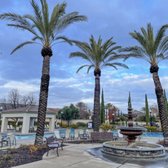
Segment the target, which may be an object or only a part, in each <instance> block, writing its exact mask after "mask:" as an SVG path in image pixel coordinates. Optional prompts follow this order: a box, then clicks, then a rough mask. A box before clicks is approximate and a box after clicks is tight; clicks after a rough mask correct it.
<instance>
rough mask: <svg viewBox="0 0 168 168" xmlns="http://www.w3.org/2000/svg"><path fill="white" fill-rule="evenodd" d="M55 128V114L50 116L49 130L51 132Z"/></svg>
mask: <svg viewBox="0 0 168 168" xmlns="http://www.w3.org/2000/svg"><path fill="white" fill-rule="evenodd" d="M54 129H55V116H53V117H52V118H50V123H49V131H51V132H53V131H54Z"/></svg>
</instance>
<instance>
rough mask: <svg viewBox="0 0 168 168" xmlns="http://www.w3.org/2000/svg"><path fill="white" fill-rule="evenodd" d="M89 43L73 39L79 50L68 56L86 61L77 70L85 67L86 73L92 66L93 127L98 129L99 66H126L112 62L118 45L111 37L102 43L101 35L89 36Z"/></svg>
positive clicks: (118, 47) (118, 56)
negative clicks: (96, 38) (93, 87)
mask: <svg viewBox="0 0 168 168" xmlns="http://www.w3.org/2000/svg"><path fill="white" fill-rule="evenodd" d="M89 42H90V43H86V42H80V41H73V43H74V44H75V45H76V46H77V47H78V48H79V49H80V50H81V51H77V52H72V53H71V54H70V58H72V57H79V58H82V59H83V60H85V61H87V62H88V64H86V65H83V66H81V67H79V69H78V70H77V72H79V71H80V70H81V69H82V68H84V67H87V68H88V69H87V73H89V71H90V69H91V68H94V76H95V90H94V109H93V129H94V131H99V126H100V76H101V68H102V67H104V66H110V67H112V68H114V69H117V67H124V68H128V67H127V66H126V65H125V64H122V63H119V62H114V61H115V60H118V59H119V58H120V55H118V54H117V51H118V49H120V48H121V47H120V46H117V45H116V43H115V42H113V41H112V38H110V39H108V40H107V41H105V42H104V43H103V42H102V39H101V37H99V39H98V41H96V40H95V39H94V37H93V36H91V37H90V41H89Z"/></svg>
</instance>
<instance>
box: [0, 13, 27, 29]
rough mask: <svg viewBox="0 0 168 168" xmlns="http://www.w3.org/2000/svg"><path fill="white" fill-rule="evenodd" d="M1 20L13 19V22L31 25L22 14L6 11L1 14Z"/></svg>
mask: <svg viewBox="0 0 168 168" xmlns="http://www.w3.org/2000/svg"><path fill="white" fill-rule="evenodd" d="M0 19H1V20H8V21H12V22H13V23H16V24H19V25H24V26H30V23H29V22H28V21H27V20H26V19H24V18H23V17H22V16H21V15H18V14H15V13H10V12H9V13H4V14H0Z"/></svg>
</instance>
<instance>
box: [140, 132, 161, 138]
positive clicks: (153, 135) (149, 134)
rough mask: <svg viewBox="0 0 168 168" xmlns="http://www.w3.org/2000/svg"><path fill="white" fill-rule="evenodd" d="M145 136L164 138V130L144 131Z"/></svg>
mask: <svg viewBox="0 0 168 168" xmlns="http://www.w3.org/2000/svg"><path fill="white" fill-rule="evenodd" d="M142 136H143V137H149V138H150V137H151V138H163V133H162V132H144V133H143V135H142Z"/></svg>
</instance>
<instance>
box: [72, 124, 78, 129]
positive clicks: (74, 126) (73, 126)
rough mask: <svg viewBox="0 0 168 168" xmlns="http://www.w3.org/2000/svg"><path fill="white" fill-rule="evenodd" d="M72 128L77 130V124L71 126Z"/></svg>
mask: <svg viewBox="0 0 168 168" xmlns="http://www.w3.org/2000/svg"><path fill="white" fill-rule="evenodd" d="M70 128H75V129H76V128H78V125H77V124H71V125H70Z"/></svg>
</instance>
